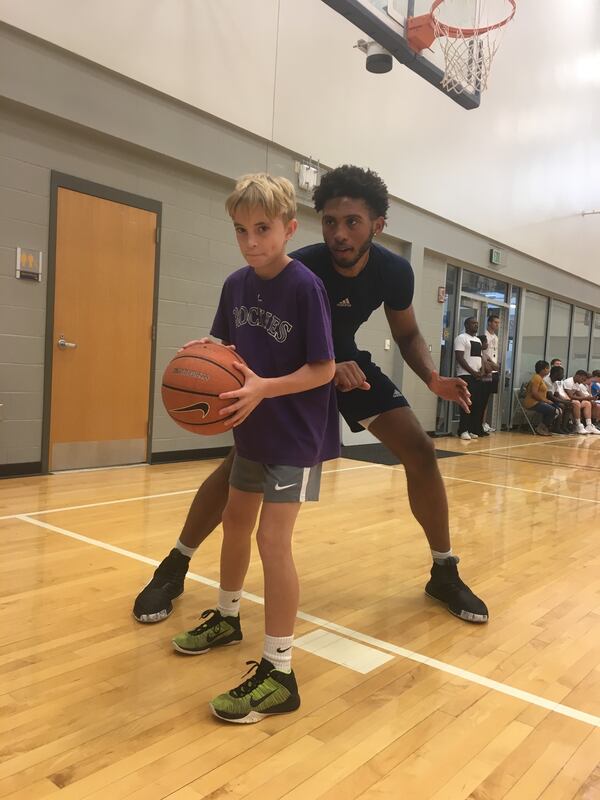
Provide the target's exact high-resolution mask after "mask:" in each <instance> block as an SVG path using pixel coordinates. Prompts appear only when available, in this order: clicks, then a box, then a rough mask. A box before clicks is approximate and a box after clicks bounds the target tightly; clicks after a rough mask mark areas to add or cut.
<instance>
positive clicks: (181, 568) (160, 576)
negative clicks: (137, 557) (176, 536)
mask: <svg viewBox="0 0 600 800" xmlns="http://www.w3.org/2000/svg"><path fill="white" fill-rule="evenodd" d="M189 566H190V559H189V558H188V556H184V555H183V553H180V552H179V550H178V549H177V548H176V547H175V548H173V550H171V552H170V553H169V555H168V556H167V557H166V558H165V559H163V561H161V563H160V564H159V565H158V567H157V568H156V571H155V573H154V575H153V577H152V580H151V581H150V583H149V584H148V585H147V586H145V587H144V588H143V589H142V591H141V592H140V593H139V594H138V596H137V597H136V598H135V603H134V604H133V616H134V617H135V618H136V619H137V621H138V622H146V623H148V622H162V620H163V619H166V618H167V617H168V616H169V614H170V613H171V612H172V611H173V600H175V599H176V598H177V597H179V595H180V594H183V582H184V580H185V576H186V574H187V571H188V567H189Z"/></svg>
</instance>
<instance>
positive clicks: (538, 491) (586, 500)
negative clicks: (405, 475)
mask: <svg viewBox="0 0 600 800" xmlns="http://www.w3.org/2000/svg"><path fill="white" fill-rule="evenodd" d="M392 469H393V467H392ZM573 469H576V467H573ZM442 478H443V479H444V480H448V481H461V482H462V483H477V484H479V485H480V486H493V487H494V488H495V489H512V490H513V491H515V492H527V494H543V495H546V496H547V497H560V498H561V499H562V500H577V501H579V502H582V503H600V500H592V499H590V498H589V497H573V496H572V495H570V494H556V493H555V492H543V491H541V489H523V488H522V487H521V486H507V485H506V484H504V483H486V482H485V481H474V480H471V479H470V478H455V477H454V476H453V475H442Z"/></svg>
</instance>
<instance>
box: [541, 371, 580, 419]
mask: <svg viewBox="0 0 600 800" xmlns="http://www.w3.org/2000/svg"><path fill="white" fill-rule="evenodd" d="M549 377H550V382H551V383H550V385H551V387H552V388H551V390H550V394H549V396H548V399H550V400H551V402H552V404H553V405H554V406H555V407H558V408H559V409H560V411H561V419H560V430H561V432H562V433H571V430H572V429H574V427H575V425H576V424H577V423H578V422H580V421H581V405H580V403H579V401H578V400H571V398H570V397H569V395H568V394H567V393H566V391H565V388H564V386H563V379H564V377H565V371H564V369H563V368H562V367H550V376H549ZM550 395H551V397H550ZM575 404H576V405H577V408H576V409H575Z"/></svg>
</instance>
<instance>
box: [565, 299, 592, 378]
mask: <svg viewBox="0 0 600 800" xmlns="http://www.w3.org/2000/svg"><path fill="white" fill-rule="evenodd" d="M591 326H592V312H591V311H588V309H587V308H577V306H576V307H575V310H574V312H573V333H572V336H571V357H570V358H569V375H573V374H574V373H575V372H576V371H577V370H578V369H587V368H588V357H589V352H590V328H591Z"/></svg>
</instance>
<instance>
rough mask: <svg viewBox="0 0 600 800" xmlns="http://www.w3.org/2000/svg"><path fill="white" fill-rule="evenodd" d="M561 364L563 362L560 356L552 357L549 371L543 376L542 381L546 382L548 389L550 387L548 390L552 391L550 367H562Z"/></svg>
mask: <svg viewBox="0 0 600 800" xmlns="http://www.w3.org/2000/svg"><path fill="white" fill-rule="evenodd" d="M562 365H563V364H562V361H561V360H560V358H553V359H552V361H551V362H550V372H549V373H548V374H547V375H546V377H545V378H544V383H545V384H546V386H547V387H548V389H550V391H552V378H551V373H552V367H562ZM561 380H562V378H561Z"/></svg>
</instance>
